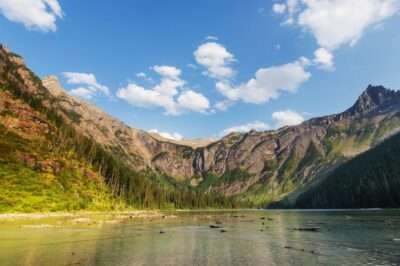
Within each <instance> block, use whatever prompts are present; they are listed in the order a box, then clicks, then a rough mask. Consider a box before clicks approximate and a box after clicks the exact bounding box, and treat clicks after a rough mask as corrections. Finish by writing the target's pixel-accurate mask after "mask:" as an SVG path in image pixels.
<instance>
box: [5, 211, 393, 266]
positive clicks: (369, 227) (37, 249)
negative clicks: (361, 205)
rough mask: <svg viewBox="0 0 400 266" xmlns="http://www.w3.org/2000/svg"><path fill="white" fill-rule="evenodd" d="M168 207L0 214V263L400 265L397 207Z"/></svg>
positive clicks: (122, 265) (42, 264) (44, 264)
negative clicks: (161, 210) (87, 213)
mask: <svg viewBox="0 0 400 266" xmlns="http://www.w3.org/2000/svg"><path fill="white" fill-rule="evenodd" d="M167 215H171V213H168V214H167ZM173 215H176V216H177V217H175V218H174V217H173V216H169V218H166V219H161V218H157V219H142V220H137V219H129V218H128V219H123V220H120V219H119V220H116V219H114V220H113V219H111V218H109V217H107V218H99V217H90V220H87V221H86V220H85V219H83V223H72V222H71V219H73V218H52V219H47V220H46V219H44V220H34V221H32V220H31V221H29V220H28V221H5V220H2V221H0V265H22V266H23V265H40V266H47V265H51V266H53V265H121V266H125V265H240V266H242V265H367V264H369V265H400V211H398V210H396V211H372V212H371V211H349V212H342V211H337V212H326V211H317V212H315V211H313V212H298V211H239V212H190V213H179V214H176V213H173ZM105 220H107V221H108V222H104V221H105ZM217 221H218V223H222V224H219V225H220V226H222V227H223V229H224V230H226V232H224V233H222V232H220V230H221V229H212V228H210V227H209V225H211V224H217ZM262 223H264V225H263V224H262ZM304 227H306V228H310V227H320V232H307V231H297V230H293V229H294V228H304ZM160 231H164V232H165V233H163V234H160Z"/></svg>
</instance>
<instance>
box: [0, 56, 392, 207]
mask: <svg viewBox="0 0 400 266" xmlns="http://www.w3.org/2000/svg"><path fill="white" fill-rule="evenodd" d="M6 54H7V51H5V50H4V49H0V56H3V57H8V58H11V59H7V60H14V61H15V62H14V63H15V64H19V65H23V61H22V60H21V59H20V58H19V57H14V56H10V55H9V54H8V55H7V56H6ZM1 67H2V65H1V64H0V68H1ZM18 71H22V72H24V71H26V73H29V72H28V71H29V70H28V69H27V68H26V67H22V68H20V69H18ZM21 76H24V73H22V74H21ZM27 77H28V75H27ZM22 82H23V84H24V86H25V88H26V92H27V93H34V94H37V93H42V92H40V91H34V90H35V88H37V86H36V87H35V86H33V85H32V84H33V83H34V82H37V81H34V80H31V79H29V78H27V79H26V80H24V81H22ZM39 82H40V81H39ZM42 83H43V85H44V87H45V88H47V90H48V91H47V92H46V93H50V94H51V95H52V96H53V98H54V99H53V101H52V102H51V103H48V104H52V105H54V106H59V107H60V108H59V109H60V110H62V111H60V112H61V113H60V114H61V115H62V116H63V117H64V118H65V119H66V120H67V121H69V123H70V124H71V125H73V126H74V127H75V129H76V130H77V131H80V132H81V133H83V134H85V135H87V136H89V137H91V138H93V139H94V140H95V141H96V142H97V143H100V144H102V145H103V146H104V147H105V148H106V149H108V150H110V151H112V152H113V153H114V154H116V155H118V156H119V157H120V158H122V159H123V160H124V161H126V162H127V163H128V164H129V165H130V166H131V167H132V168H134V169H135V170H145V169H152V170H154V171H158V172H161V173H164V174H166V175H168V176H169V177H171V178H173V179H175V181H176V182H183V183H186V184H190V185H191V186H193V187H198V189H201V190H205V191H207V190H213V191H217V192H221V193H223V194H225V195H228V196H232V195H235V196H236V197H238V198H240V199H241V200H244V201H250V202H254V203H255V204H259V205H263V204H266V203H269V202H272V201H275V200H279V199H281V198H282V197H284V196H287V195H289V194H290V196H296V195H297V194H298V193H301V191H303V190H306V189H307V188H308V187H309V186H310V185H312V184H313V183H315V182H318V181H319V180H322V179H323V178H324V176H325V175H326V174H327V173H329V172H330V171H331V170H332V169H335V168H336V167H337V166H338V165H340V164H341V163H343V162H345V161H347V160H349V159H350V158H352V157H354V156H356V155H358V154H360V153H362V152H364V151H366V150H368V149H370V148H371V147H373V146H375V145H376V144H377V143H380V142H381V141H382V140H384V139H386V138H387V137H388V136H391V135H393V134H394V133H396V132H399V129H400V113H399V111H400V92H398V91H392V90H388V89H386V88H384V87H381V86H377V87H375V86H369V87H368V88H367V89H366V90H365V91H364V92H363V93H362V95H361V96H360V97H359V99H358V100H357V101H356V103H355V104H354V105H353V106H352V107H351V108H349V109H348V110H346V111H344V112H343V113H340V114H336V115H331V116H326V117H320V118H314V119H311V120H309V121H306V122H304V123H302V124H300V125H298V126H292V127H284V128H281V129H279V130H274V131H265V132H256V131H251V132H249V133H245V134H240V133H232V134H230V135H227V136H225V137H223V138H222V139H220V140H216V141H202V142H199V141H196V142H190V141H181V142H180V141H171V140H167V139H164V138H162V137H161V136H158V135H155V134H153V133H147V132H145V131H143V130H140V129H135V128H131V127H129V126H127V125H125V124H124V123H122V122H121V121H119V120H117V119H115V118H113V117H111V116H109V115H107V114H106V113H104V112H102V111H101V110H99V109H98V108H96V107H95V106H93V105H91V104H88V103H86V102H84V101H82V100H79V99H76V98H74V97H72V96H70V95H69V94H67V93H66V91H65V90H64V89H63V88H62V87H61V85H60V83H59V82H58V80H57V78H56V77H48V78H45V79H44V80H43V81H42ZM0 85H1V84H0ZM42 88H43V87H42ZM0 107H1V106H0ZM55 109H57V108H55Z"/></svg>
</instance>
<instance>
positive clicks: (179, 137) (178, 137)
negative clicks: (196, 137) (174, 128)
mask: <svg viewBox="0 0 400 266" xmlns="http://www.w3.org/2000/svg"><path fill="white" fill-rule="evenodd" d="M149 132H150V133H155V134H158V135H160V136H161V137H163V138H166V139H172V140H183V139H184V137H183V136H182V135H181V134H179V133H177V132H174V133H168V132H160V131H158V130H157V129H151V130H149Z"/></svg>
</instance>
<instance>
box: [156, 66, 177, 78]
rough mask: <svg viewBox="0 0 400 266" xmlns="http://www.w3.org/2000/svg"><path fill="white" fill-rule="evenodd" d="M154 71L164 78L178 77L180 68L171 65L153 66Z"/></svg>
mask: <svg viewBox="0 0 400 266" xmlns="http://www.w3.org/2000/svg"><path fill="white" fill-rule="evenodd" d="M152 69H153V70H154V72H156V73H157V74H159V75H160V76H162V77H165V78H171V79H179V76H180V75H181V70H180V69H178V68H176V67H173V66H153V67H152Z"/></svg>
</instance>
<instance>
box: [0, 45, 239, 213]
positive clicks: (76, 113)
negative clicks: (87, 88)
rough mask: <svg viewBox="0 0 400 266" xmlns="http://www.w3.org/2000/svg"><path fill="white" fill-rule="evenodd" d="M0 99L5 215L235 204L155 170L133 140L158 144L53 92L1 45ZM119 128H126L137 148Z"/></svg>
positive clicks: (0, 207) (0, 204)
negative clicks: (19, 212) (179, 182)
mask: <svg viewBox="0 0 400 266" xmlns="http://www.w3.org/2000/svg"><path fill="white" fill-rule="evenodd" d="M47 85H48V84H47ZM0 96H1V97H0V136H1V141H0V151H1V154H0V192H1V195H0V212H5V211H55V210H77V209H96V210H98V209H101V210H104V209H113V208H117V207H128V206H129V207H138V208H200V207H202V208H204V207H224V206H225V207H228V206H229V207H234V202H233V201H231V200H228V199H226V198H225V197H223V196H222V195H217V194H216V193H201V194H199V193H197V192H196V191H194V190H193V189H191V188H190V187H188V186H186V185H184V184H177V183H176V182H174V180H169V177H167V176H164V175H161V174H159V173H156V172H155V171H153V170H152V169H151V168H149V167H148V165H146V163H147V161H146V160H147V157H146V156H147V155H146V154H145V153H144V151H143V150H142V149H141V145H142V143H144V142H141V141H139V142H136V141H133V140H131V139H129V137H130V136H135V137H137V138H138V139H141V138H144V139H146V140H147V142H146V143H155V144H154V145H157V143H158V141H157V140H156V139H154V138H153V137H152V136H151V135H150V134H147V133H145V132H143V131H140V130H135V129H130V128H128V127H126V126H125V125H123V124H122V123H121V122H119V121H117V120H115V119H113V118H110V117H109V116H105V115H103V113H102V112H101V111H99V110H98V109H97V108H95V107H93V106H91V105H89V104H86V103H84V102H81V101H79V100H76V99H74V98H71V97H69V96H67V95H65V94H64V92H63V91H55V90H53V91H49V90H48V89H47V88H46V87H45V86H44V85H43V83H42V81H41V80H40V79H38V78H37V77H36V76H35V75H34V74H33V73H32V72H31V71H30V70H29V69H28V68H27V67H26V66H25V64H24V62H23V60H22V58H20V57H19V56H17V55H15V54H13V53H12V52H10V51H8V50H7V49H5V48H4V47H2V46H0ZM70 105H73V106H74V107H73V108H69V106H70ZM97 120H98V121H97ZM103 120H104V121H103ZM83 122H84V123H83ZM96 122H98V123H97V124H96ZM106 126H109V128H107V127H106ZM119 129H123V130H125V129H126V130H128V129H129V132H128V134H131V135H128V140H129V141H131V142H130V146H129V148H130V147H132V149H126V147H125V145H124V142H123V141H124V140H125V139H124V138H123V137H122V135H123V134H124V132H119V133H120V134H117V132H118V130H119ZM142 135H143V137H142ZM115 139H117V140H118V142H113V141H114V140H115ZM135 140H136V139H135ZM136 144H137V145H136ZM166 145H173V144H169V143H166Z"/></svg>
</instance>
